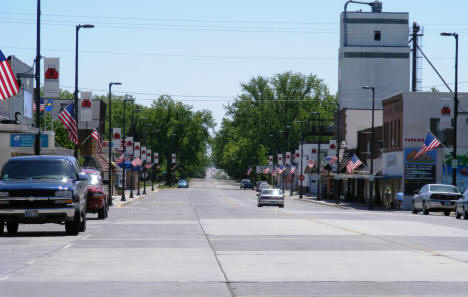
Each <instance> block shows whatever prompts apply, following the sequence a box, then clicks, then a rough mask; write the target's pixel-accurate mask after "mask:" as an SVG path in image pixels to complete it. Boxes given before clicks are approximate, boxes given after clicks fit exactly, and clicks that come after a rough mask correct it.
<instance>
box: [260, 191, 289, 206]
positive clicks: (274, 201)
mask: <svg viewBox="0 0 468 297" xmlns="http://www.w3.org/2000/svg"><path fill="white" fill-rule="evenodd" d="M257 195H258V201H257V207H262V206H264V205H276V206H278V207H280V208H283V207H284V195H283V191H281V190H280V189H263V190H262V191H261V192H260V193H259V194H257Z"/></svg>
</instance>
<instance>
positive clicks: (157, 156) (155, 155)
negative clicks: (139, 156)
mask: <svg viewBox="0 0 468 297" xmlns="http://www.w3.org/2000/svg"><path fill="white" fill-rule="evenodd" d="M154 163H155V164H159V154H158V153H154Z"/></svg>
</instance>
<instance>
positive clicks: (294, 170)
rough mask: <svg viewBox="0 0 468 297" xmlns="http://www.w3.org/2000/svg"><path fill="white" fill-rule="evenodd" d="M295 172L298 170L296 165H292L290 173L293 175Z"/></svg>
mask: <svg viewBox="0 0 468 297" xmlns="http://www.w3.org/2000/svg"><path fill="white" fill-rule="evenodd" d="M294 172H296V167H294V166H292V167H291V170H290V171H289V174H290V175H293V174H294Z"/></svg>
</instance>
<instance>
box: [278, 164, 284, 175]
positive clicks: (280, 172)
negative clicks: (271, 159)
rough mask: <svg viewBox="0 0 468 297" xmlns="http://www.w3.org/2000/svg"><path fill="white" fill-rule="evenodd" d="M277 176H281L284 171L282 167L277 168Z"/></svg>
mask: <svg viewBox="0 0 468 297" xmlns="http://www.w3.org/2000/svg"><path fill="white" fill-rule="evenodd" d="M277 170H278V174H282V173H283V171H284V166H283V165H280V167H278V169H277Z"/></svg>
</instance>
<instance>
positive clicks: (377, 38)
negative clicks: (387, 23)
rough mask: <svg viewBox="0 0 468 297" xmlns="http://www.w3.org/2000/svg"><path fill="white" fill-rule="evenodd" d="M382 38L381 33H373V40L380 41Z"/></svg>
mask: <svg viewBox="0 0 468 297" xmlns="http://www.w3.org/2000/svg"><path fill="white" fill-rule="evenodd" d="M381 38H382V33H381V32H380V31H374V40H375V41H380V40H381Z"/></svg>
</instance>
